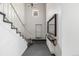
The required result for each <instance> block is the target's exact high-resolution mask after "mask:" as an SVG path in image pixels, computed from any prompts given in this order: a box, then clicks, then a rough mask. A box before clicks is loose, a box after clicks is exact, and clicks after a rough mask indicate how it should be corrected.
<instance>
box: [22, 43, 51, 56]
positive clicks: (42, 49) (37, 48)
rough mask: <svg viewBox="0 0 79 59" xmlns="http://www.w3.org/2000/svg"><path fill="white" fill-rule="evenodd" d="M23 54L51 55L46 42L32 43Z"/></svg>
mask: <svg viewBox="0 0 79 59" xmlns="http://www.w3.org/2000/svg"><path fill="white" fill-rule="evenodd" d="M23 56H51V54H50V51H49V49H48V47H47V45H46V43H33V44H32V45H31V46H30V47H29V48H27V50H26V51H25V52H24V53H23Z"/></svg>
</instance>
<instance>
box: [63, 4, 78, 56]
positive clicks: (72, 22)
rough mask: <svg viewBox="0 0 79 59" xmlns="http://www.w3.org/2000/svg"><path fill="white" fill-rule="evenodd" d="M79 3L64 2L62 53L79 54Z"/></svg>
mask: <svg viewBox="0 0 79 59" xmlns="http://www.w3.org/2000/svg"><path fill="white" fill-rule="evenodd" d="M78 45H79V4H77V3H76V4H75V3H72V4H62V55H68V56H69V55H77V56H79V46H78Z"/></svg>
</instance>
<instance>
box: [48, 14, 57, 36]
mask: <svg viewBox="0 0 79 59" xmlns="http://www.w3.org/2000/svg"><path fill="white" fill-rule="evenodd" d="M47 33H49V34H51V35H54V36H57V14H54V15H53V16H52V17H51V18H50V19H49V21H48V22H47Z"/></svg>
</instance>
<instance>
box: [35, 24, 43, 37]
mask: <svg viewBox="0 0 79 59" xmlns="http://www.w3.org/2000/svg"><path fill="white" fill-rule="evenodd" d="M35 35H36V38H42V24H36V26H35Z"/></svg>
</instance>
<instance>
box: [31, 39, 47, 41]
mask: <svg viewBox="0 0 79 59" xmlns="http://www.w3.org/2000/svg"><path fill="white" fill-rule="evenodd" d="M32 41H46V39H39V40H37V39H32Z"/></svg>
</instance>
